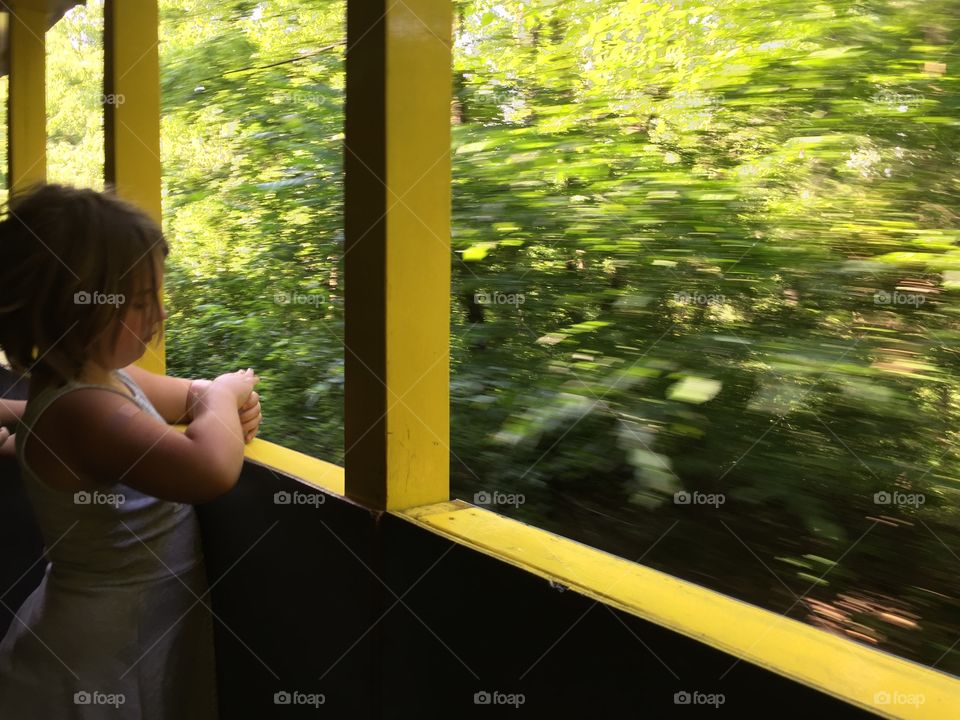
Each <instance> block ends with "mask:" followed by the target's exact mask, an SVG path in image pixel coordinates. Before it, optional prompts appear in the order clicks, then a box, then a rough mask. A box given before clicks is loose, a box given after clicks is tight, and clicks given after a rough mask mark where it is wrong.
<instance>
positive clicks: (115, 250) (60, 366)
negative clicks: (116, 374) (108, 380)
mask: <svg viewBox="0 0 960 720" xmlns="http://www.w3.org/2000/svg"><path fill="white" fill-rule="evenodd" d="M168 252H169V248H168V246H167V241H166V239H165V238H164V237H163V232H162V231H161V230H160V228H159V227H158V226H157V224H156V223H155V222H154V221H153V220H151V219H150V217H149V216H147V215H146V214H145V213H144V212H143V211H141V210H140V209H139V208H137V207H136V206H134V205H132V204H130V203H127V202H125V201H123V200H121V199H119V198H118V197H116V196H115V195H114V194H112V192H110V191H107V192H97V191H95V190H89V189H83V188H71V187H66V186H64V185H40V186H37V187H34V188H32V189H30V190H29V191H28V192H26V193H25V194H22V195H18V196H16V197H14V198H12V199H11V200H10V202H9V207H8V208H7V212H6V216H5V217H4V219H3V220H2V222H0V347H2V348H3V351H4V353H5V354H6V356H7V359H8V360H9V362H10V365H11V366H12V368H13V370H14V371H15V372H17V373H18V374H20V375H24V376H29V377H36V378H37V379H39V380H41V381H42V382H53V383H55V384H57V385H60V384H62V383H63V382H65V381H66V380H70V379H74V378H76V376H77V375H78V374H79V372H80V371H81V369H82V368H83V366H84V365H85V364H86V362H87V361H88V360H89V359H91V357H92V355H93V347H94V345H95V344H96V343H97V342H98V341H100V340H101V338H102V337H103V336H104V334H105V333H106V331H107V329H108V328H109V326H110V325H111V323H113V322H114V320H116V319H117V318H118V317H119V319H120V320H121V321H122V320H123V319H125V318H126V315H127V312H128V311H129V309H130V306H131V305H132V302H131V301H132V299H133V298H134V296H135V295H136V293H137V292H143V291H145V290H146V289H152V290H153V292H152V293H151V300H152V302H151V305H150V310H149V314H148V319H149V322H150V327H151V328H157V330H158V333H159V335H160V336H162V333H163V325H162V322H161V305H160V295H159V288H156V287H153V286H154V282H155V281H154V278H156V277H159V276H160V272H159V271H160V269H161V268H162V265H163V260H162V259H161V258H160V257H159V255H160V253H162V255H163V258H166V256H167V254H168ZM158 266H159V267H158ZM111 296H113V297H112V298H111ZM104 299H106V300H107V302H103V300H104ZM121 327H122V326H121V324H120V323H116V324H115V327H114V332H113V333H112V335H111V337H110V339H109V342H110V343H111V346H112V345H113V344H115V343H116V340H117V337H118V336H119V330H120V328H121Z"/></svg>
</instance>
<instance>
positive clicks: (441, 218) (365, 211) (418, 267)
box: [344, 0, 452, 509]
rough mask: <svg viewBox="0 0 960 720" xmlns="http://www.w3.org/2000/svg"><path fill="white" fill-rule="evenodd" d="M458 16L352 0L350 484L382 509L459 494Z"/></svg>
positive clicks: (429, 1)
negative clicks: (454, 117)
mask: <svg viewBox="0 0 960 720" xmlns="http://www.w3.org/2000/svg"><path fill="white" fill-rule="evenodd" d="M451 23H452V9H451V3H450V2H448V0H409V1H407V0H405V2H402V3H394V2H392V1H391V0H381V1H380V2H358V1H357V2H349V3H348V6H347V45H348V48H349V49H348V52H347V95H346V133H345V135H346V142H345V147H344V153H345V157H344V165H345V170H346V172H345V203H346V209H345V229H346V232H345V235H346V249H345V253H346V254H345V257H344V265H345V273H346V278H345V291H346V342H345V345H346V347H345V350H344V352H345V361H346V388H345V393H346V400H345V442H346V489H347V495H348V497H350V498H352V499H354V500H357V501H358V502H361V503H363V504H365V505H367V506H370V507H375V508H379V509H383V508H387V509H400V508H405V507H413V506H417V505H422V504H424V503H430V502H438V501H441V500H446V499H448V498H449V456H450V450H449V389H448V386H449V368H448V366H449V340H450V338H449V322H450V320H449V313H450V299H449V298H450V182H451V173H450V97H451V92H452V81H451V71H450V67H451Z"/></svg>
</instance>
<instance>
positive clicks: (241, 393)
mask: <svg viewBox="0 0 960 720" xmlns="http://www.w3.org/2000/svg"><path fill="white" fill-rule="evenodd" d="M258 382H260V378H259V377H258V376H257V374H256V373H255V372H253V370H251V369H250V368H247V369H246V370H238V371H237V372H233V373H226V374H224V375H220V376H218V377H217V378H216V379H215V380H214V381H213V382H212V383H211V385H210V388H209V389H208V391H209V390H211V389H213V388H215V387H222V388H225V389H227V390H229V391H230V392H231V393H232V394H233V396H234V397H235V398H236V399H237V408H242V407H243V406H244V405H245V404H246V402H247V400H248V399H249V397H250V394H251V393H252V392H253V386H254V385H256V384H257V383H258Z"/></svg>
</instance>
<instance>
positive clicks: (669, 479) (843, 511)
mask: <svg viewBox="0 0 960 720" xmlns="http://www.w3.org/2000/svg"><path fill="white" fill-rule="evenodd" d="M160 4H161V13H162V24H161V33H160V34H161V46H160V48H161V65H162V84H163V119H162V133H163V140H162V153H163V157H162V160H163V167H164V174H165V177H164V189H163V203H164V225H165V231H166V232H167V234H168V237H169V238H170V240H171V243H172V253H171V255H170V258H169V259H168V264H167V294H168V298H167V306H168V311H169V313H170V320H169V321H168V325H167V330H168V335H167V353H168V365H169V372H170V373H171V374H176V375H183V376H194V377H196V376H205V377H212V376H215V375H217V374H219V373H221V372H224V371H227V370H230V369H234V368H236V367H247V366H251V367H254V368H256V369H257V370H258V371H259V373H260V375H261V377H262V378H263V380H262V382H261V385H260V387H259V391H260V392H261V394H262V396H263V403H264V415H265V423H264V426H263V428H262V431H261V437H262V438H264V439H266V440H270V441H273V442H277V443H280V444H282V445H285V446H287V447H291V448H295V449H297V450H300V451H302V452H305V453H309V454H311V455H314V456H317V457H320V458H323V459H326V460H330V461H332V462H337V463H342V460H343V430H342V402H343V362H344V352H345V351H344V348H343V344H342V342H341V338H342V337H343V302H342V291H343V288H342V266H341V255H342V251H343V230H342V181H343V177H342V163H343V154H344V145H343V134H342V127H343V99H344V98H343V95H344V55H345V52H346V50H347V48H346V42H345V24H344V23H345V20H344V18H345V15H344V12H345V10H344V4H343V3H342V2H320V1H310V0H271V1H270V2H253V1H249V2H244V1H241V0H227V1H224V0H161V3H160ZM958 16H960V0H932V1H931V0H927V1H925V2H919V1H918V0H864V1H856V0H820V1H817V0H793V1H791V2H782V1H780V2H778V1H774V2H763V3H757V2H746V1H745V0H717V1H716V2H712V3H710V4H707V3H706V2H698V1H697V0H692V1H690V2H684V1H683V0H679V1H676V2H639V1H637V0H621V1H607V0H566V1H564V2H550V1H548V0H532V2H517V1H514V0H509V1H504V2H487V1H481V0H478V1H476V2H457V3H456V5H455V24H454V28H453V37H454V41H455V45H454V67H453V69H452V70H453V75H452V81H451V86H452V90H453V102H452V106H451V122H452V124H453V130H452V135H453V146H452V153H453V171H454V199H453V227H452V245H453V250H454V252H453V254H452V257H451V263H452V268H453V278H454V281H453V287H452V288H451V292H452V299H453V314H452V325H451V331H452V338H453V344H452V348H451V379H452V382H451V395H452V435H451V467H452V476H453V477H452V482H453V488H454V493H455V494H456V495H457V496H458V497H463V498H466V499H468V500H470V501H476V502H478V503H485V504H488V506H490V507H491V508H492V509H495V510H496V511H497V512H502V513H505V514H509V515H511V516H513V517H517V518H519V519H522V520H524V521H526V522H530V523H532V524H536V525H539V526H542V527H546V528H548V529H551V530H554V531H556V532H558V533H560V534H563V535H566V536H568V537H572V538H574V539H577V540H579V541H582V542H585V543H588V544H590V545H593V546H595V547H599V548H602V549H605V550H607V551H609V552H612V553H615V554H618V555H621V556H624V557H627V558H630V559H631V560H637V561H641V562H643V563H644V564H647V565H650V566H652V567H656V568H658V569H661V570H664V571H666V572H669V573H671V574H674V575H678V576H680V577H684V578H687V579H690V580H692V581H694V582H697V583H700V584H703V585H706V586H708V587H711V588H715V589H717V590H719V591H722V592H725V593H728V594H731V595H734V596H736V597H739V598H742V599H744V600H747V601H749V602H753V603H756V604H759V605H762V606H764V607H767V608H769V609H771V610H773V611H775V612H779V613H784V614H787V615H789V616H791V617H795V618H798V619H801V620H804V621H806V622H809V623H813V624H816V625H818V626H820V627H823V628H825V629H827V630H829V631H831V632H835V633H838V634H840V635H843V636H844V637H848V638H850V639H852V640H854V641H857V642H862V643H866V644H869V645H872V646H875V647H879V648H882V649H884V650H888V651H891V652H894V653H897V654H899V655H902V656H904V657H907V658H910V659H914V660H918V661H920V662H923V663H925V664H928V665H932V666H934V667H936V668H938V669H941V670H945V671H949V672H952V673H954V674H960V647H958V642H960V626H958V623H957V618H958V617H960V599H958V598H960V556H958V553H960V510H958V507H960V502H958V501H960V481H958V477H960V466H958V460H960V456H958V452H957V441H958V438H960V372H958V371H960V345H958V339H960V334H958V331H957V319H958V314H960V245H958V240H960V203H958V199H960V174H958V170H957V168H958V161H960V157H958V155H960V153H958V150H957V147H958V146H957V141H958V138H960V121H958V112H957V111H958V83H957V77H958V76H957V62H958V54H960V47H958V42H960V34H958V30H957V24H956V18H957V17H958ZM101 32H102V2H101V0H88V3H87V7H86V8H81V9H77V10H75V11H72V12H71V13H70V15H69V16H68V17H67V18H66V19H65V20H64V21H62V22H61V23H60V24H59V25H57V26H56V28H55V29H54V30H53V31H52V32H51V35H50V40H49V51H50V61H49V62H50V65H49V68H48V92H49V97H48V102H49V108H50V110H49V112H50V120H49V132H50V148H49V153H50V156H49V163H50V179H51V181H62V182H71V183H75V184H81V185H90V186H94V187H102V157H103V135H102V117H101V115H102V112H101V105H102V103H103V102H104V101H107V102H121V101H123V100H122V98H104V97H103V96H102V88H101V87H100V85H99V83H100V77H101V72H102V62H103V56H102V43H101ZM98 128H99V132H98Z"/></svg>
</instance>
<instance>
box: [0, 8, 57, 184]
mask: <svg viewBox="0 0 960 720" xmlns="http://www.w3.org/2000/svg"><path fill="white" fill-rule="evenodd" d="M0 8H2V9H5V10H7V11H8V12H9V22H8V24H7V27H8V30H9V36H8V43H9V48H8V52H9V56H8V57H9V65H8V67H9V69H10V85H9V96H8V111H7V125H8V135H7V138H8V143H7V159H8V164H9V166H8V168H7V187H8V189H9V190H10V192H11V193H17V192H22V191H24V190H26V189H28V188H29V187H31V186H32V185H35V184H38V183H42V182H44V181H45V180H46V178H47V103H46V80H45V76H46V31H47V13H46V11H45V10H38V9H35V8H33V7H27V6H25V5H21V4H20V3H16V2H6V3H0Z"/></svg>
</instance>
